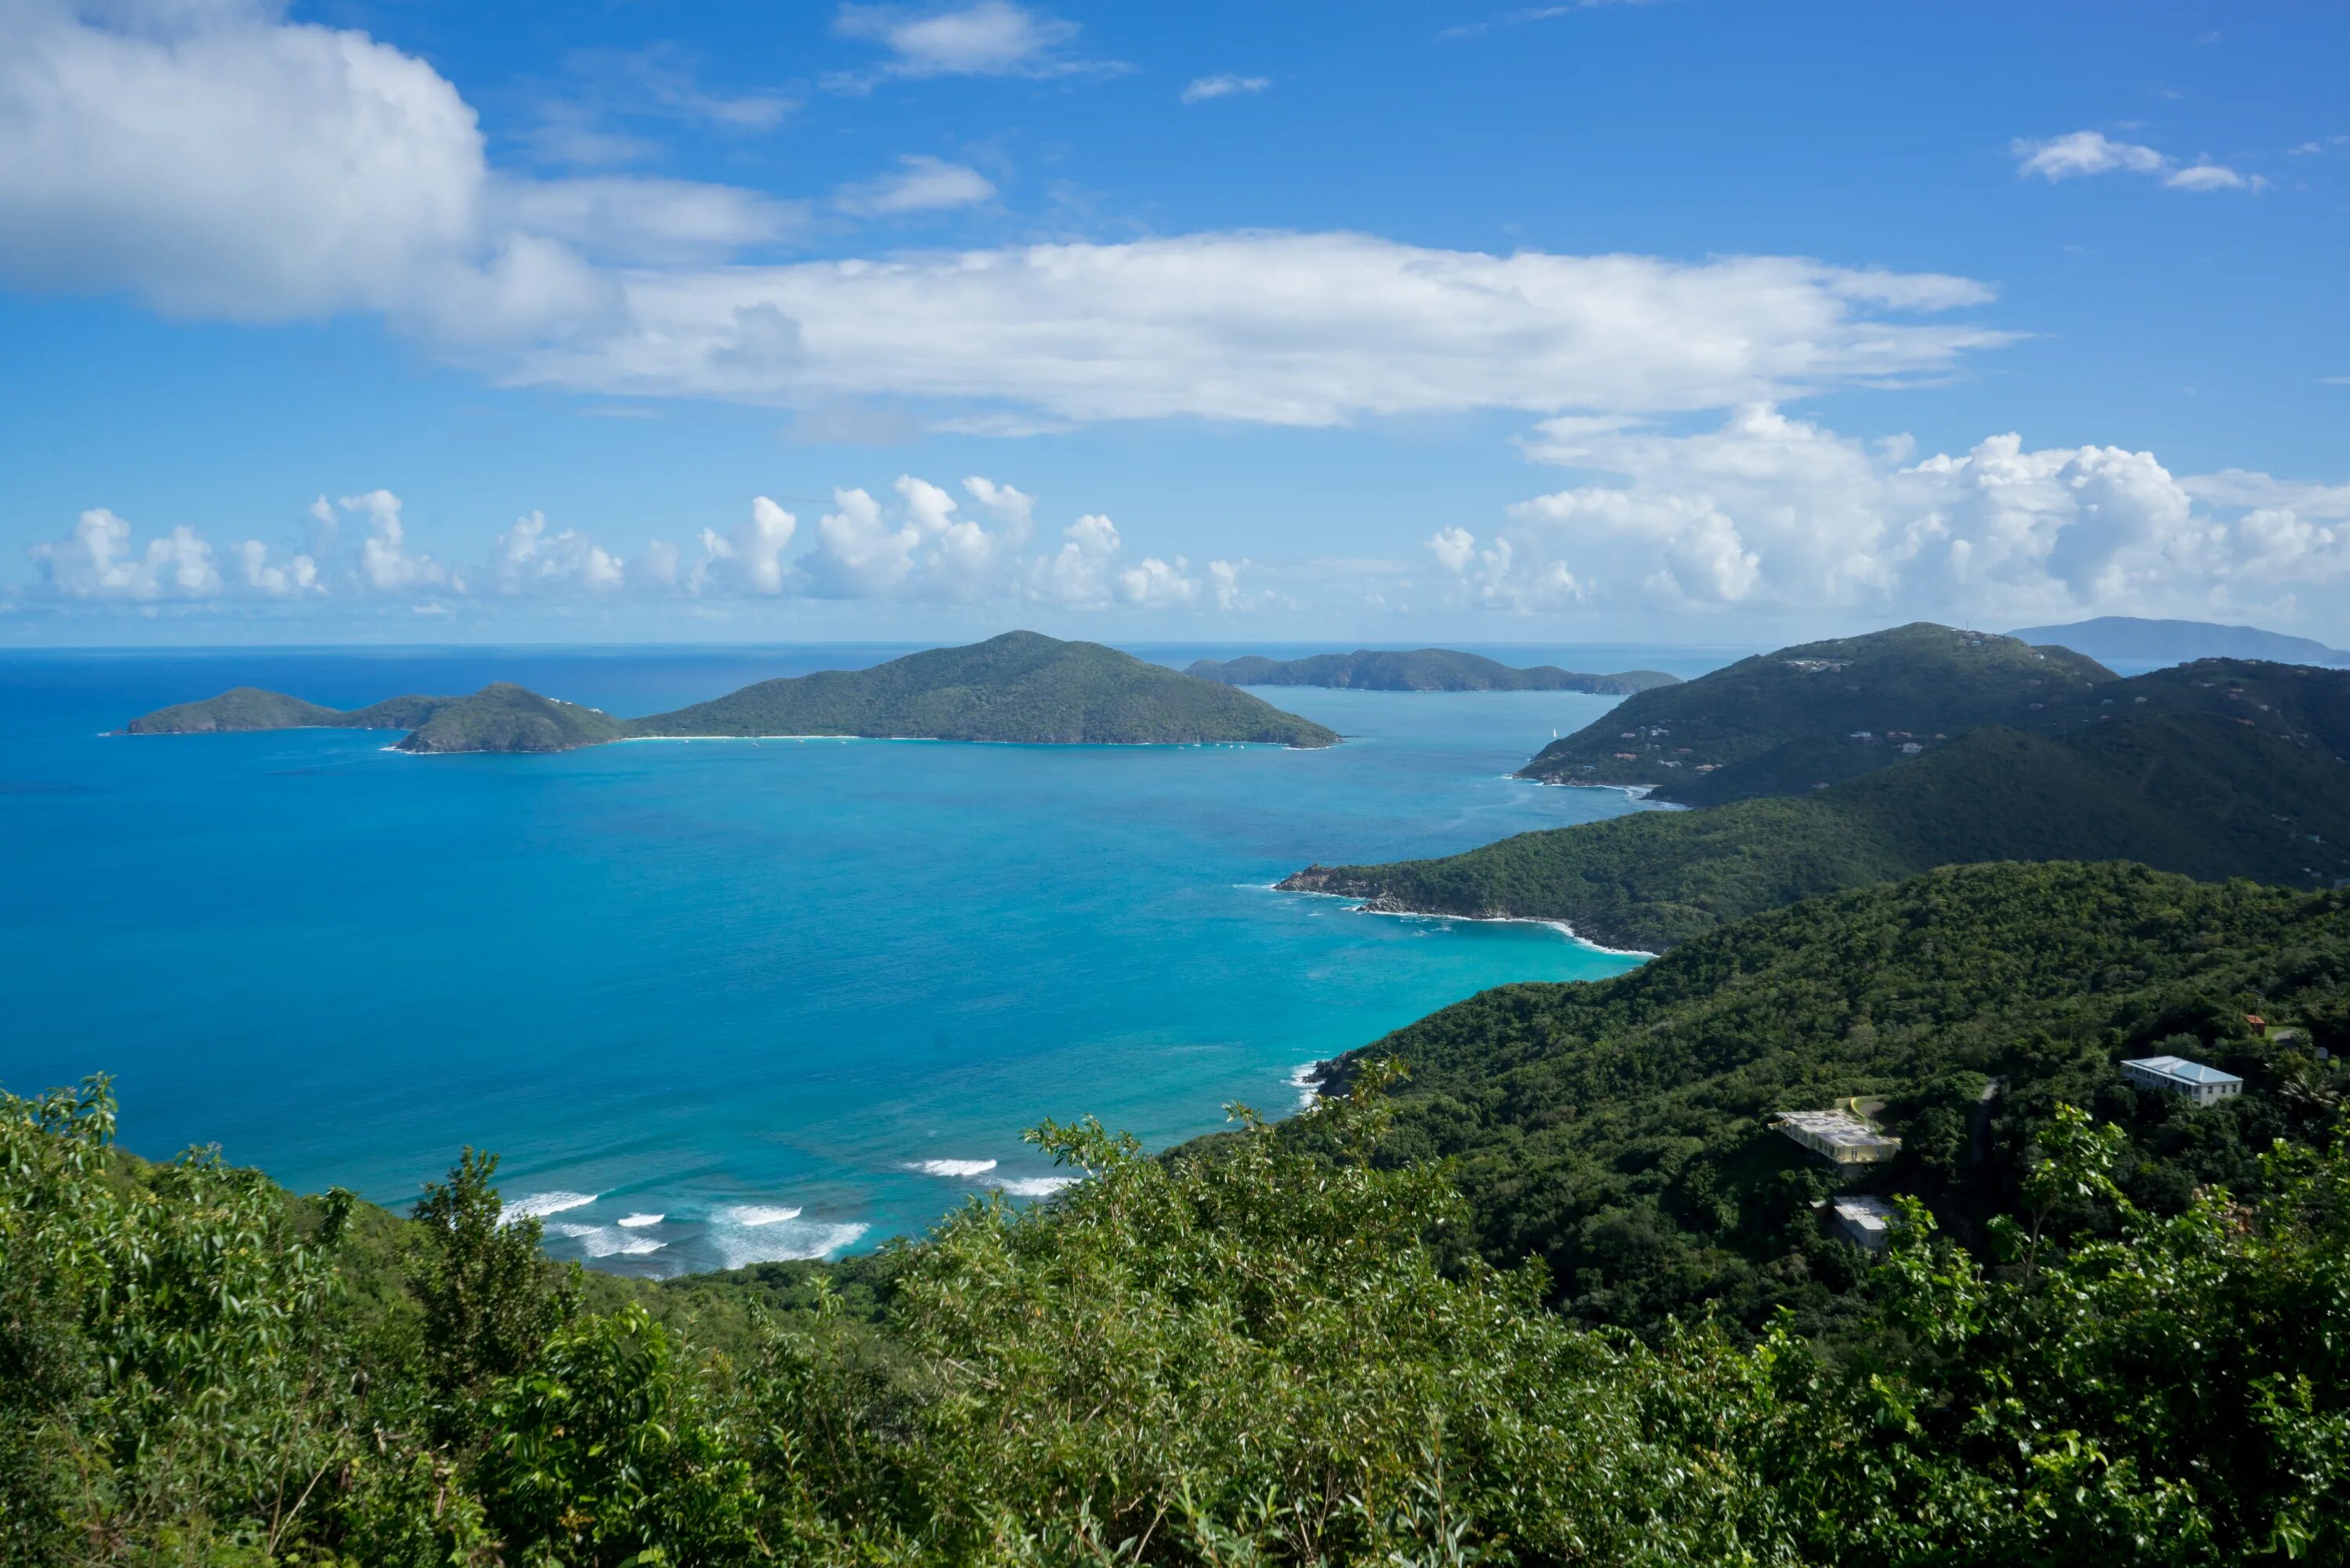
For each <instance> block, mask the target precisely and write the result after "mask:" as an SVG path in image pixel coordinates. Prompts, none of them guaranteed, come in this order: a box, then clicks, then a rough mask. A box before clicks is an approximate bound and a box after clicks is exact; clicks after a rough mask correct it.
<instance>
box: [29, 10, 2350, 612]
mask: <svg viewBox="0 0 2350 1568" xmlns="http://www.w3.org/2000/svg"><path fill="white" fill-rule="evenodd" d="M485 17H487V18H488V19H486V20H485V19H484V18H485ZM2345 65H2350V12H2345V10H2344V9H2343V8H2341V7H2336V6H2320V5H2292V6H2284V5H2279V6H2270V7H2258V8H2253V7H2242V6H2220V5H2119V4H2112V5H2046V4H2042V5H2029V6H2026V5H1974V6H1970V7H1966V8H1964V9H1963V10H1961V9H1959V8H1953V7H1947V6H1884V5H1811V6H1803V7H1787V6H1779V7H1766V6H1754V5H1729V4H1723V3H1719V0H1656V3H1653V4H1628V3H1617V4H1584V5H1534V6H1522V7H1510V6H1506V5H1501V6H1496V5H1474V4H1468V3H1465V0H1429V3H1425V4H1400V3H1397V4H1355V5H1282V6H1264V5H1217V4H1190V5H1182V6H1160V5H1150V6H1144V5H1131V4H1129V5H1118V6H1113V5H1076V4H1071V5H1041V4H1040V5H1022V4H1015V3H1014V0H978V3H976V4H971V3H963V4H955V5H903V6H899V5H759V6H748V5H743V6H736V5H691V6H689V5H663V4H615V5H608V6H605V7H602V8H600V9H593V10H591V9H588V8H584V7H556V6H545V7H536V6H530V5H502V6H498V7H494V8H482V7H471V6H459V5H445V4H432V5H348V4H337V5H295V6H292V7H289V8H279V7H273V6H268V5H256V4H253V3H250V0H150V3H140V0H116V3H114V4H108V5H89V6H83V7H76V6H73V5H66V4H61V3H58V0H0V472H5V474H6V476H7V478H8V481H9V483H7V485H6V487H5V492H0V497H5V499H0V645H5V644H7V643H12V642H13V643H17V644H55V643H118V642H239V641H287V640H292V641H304V642H321V641H335V640H343V639H351V640H378V641H381V640H389V641H408V642H413V641H421V640H439V639H497V640H539V639H553V640H566V641H577V640H596V639H614V640H629V639H660V640H721V639H759V640H815V639H833V638H849V639H857V638H931V637H938V638H947V637H952V636H959V635H962V634H963V633H966V632H968V633H974V634H976V633H983V632H987V631H992V630H996V629H1001V628H1003V627H1005V626H1009V625H1014V624H1019V625H1030V626H1036V627H1040V628H1044V629H1047V630H1053V631H1057V632H1063V633H1067V634H1075V635H1086V636H1094V637H1102V638H1108V639H1124V640H1138V639H1150V638H1167V637H1176V638H1182V639H1222V640H1233V641H1249V640H1284V641H1295V640H1300V639H1314V640H1324V639H1363V640H1382V641H1396V640H1411V639H1437V638H1451V639H1464V640H1465V639H1475V640H1480V641H1485V642H1499V641H1513V640H1523V641H1544V642H1561V641H1573V640H1577V639H1593V640H1604V639H1615V638H1623V637H1644V638H1656V639H1669V640H1688V641H1712V642H1721V641H1762V640H1770V639H1774V638H1794V637H1798V636H1802V635H1805V634H1810V633H1817V632H1824V631H1829V630H1843V629H1852V628H1861V627H1866V626H1874V625H1883V624H1887V623H1891V622H1895V621H1899V620H1904V619H1909V618H1916V617H1919V616H1926V617H1932V618H1942V619H1952V620H1963V621H1967V622H1969V623H1970V624H1978V625H1991V626H2002V625H2020V624H2026V623H2037V622H2045V621H2051V620H2061V619H2065V618H2073V617H2074V616H2081V615H2090V614H2103V613H2147V614H2166V615H2186V616H2196V617H2202V618H2215V619H2226V620H2252V621H2257V622H2261V623H2262V624H2268V625H2272V626H2279V627H2289V628H2295V629H2300V630H2303V631H2310V632H2314V633H2316V634H2318V635H2321V636H2323V635H2327V634H2329V633H2331V634H2332V635H2333V637H2334V640H2336V641H2339V640H2342V639H2343V638H2342V633H2341V628H2343V627H2344V626H2345V624H2350V445H2345V442H2344V441H2343V440H2342V435H2343V432H2344V431H2345V423H2346V422H2350V421H2345V415H2350V333H2345V327H2350V320H2345V317H2346V316H2350V312H2345V304H2344V292H2345V291H2344V288H2343V286H2342V283H2341V273H2342V267H2343V261H2342V257H2343V255H2344V254H2345V246H2344V241H2345V230H2350V223H2345V216H2346V215H2350V109H2345V99H2344V98H2343V95H2342V93H2341V91H2340V83H2341V80H2342V79H2343V74H2344V69H2345Z"/></svg>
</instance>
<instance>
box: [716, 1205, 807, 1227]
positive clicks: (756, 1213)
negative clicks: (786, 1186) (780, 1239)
mask: <svg viewBox="0 0 2350 1568" xmlns="http://www.w3.org/2000/svg"><path fill="white" fill-rule="evenodd" d="M799 1217H800V1211H799V1210H797V1209H795V1208H790V1207H787V1206H785V1205H783V1204H778V1203H737V1204H734V1205H733V1206H732V1207H731V1208H726V1209H721V1210H719V1211H718V1215H717V1218H718V1220H719V1221H720V1223H722V1224H726V1225H740V1226H742V1227H743V1228H744V1229H746V1230H757V1229H759V1228H760V1227H762V1226H765V1225H780V1224H782V1223H783V1222H784V1221H785V1220H796V1219H798V1218H799Z"/></svg>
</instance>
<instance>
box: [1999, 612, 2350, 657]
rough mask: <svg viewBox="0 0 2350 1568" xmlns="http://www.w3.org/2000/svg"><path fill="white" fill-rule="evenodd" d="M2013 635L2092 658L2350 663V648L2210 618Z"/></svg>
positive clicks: (2092, 623)
mask: <svg viewBox="0 0 2350 1568" xmlns="http://www.w3.org/2000/svg"><path fill="white" fill-rule="evenodd" d="M2007 635H2008V636H2010V637H2020V638H2022V639H2023V640H2024V641H2026V642H2033V643H2050V642H2055V643H2062V644H2064V646H2065V647H2066V648H2071V649H2078V650H2079V651H2081V652H2083V653H2085V654H2087V655H2088V656H2089V657H2090V658H2092V659H2150V660H2163V661H2168V662H2175V663H2185V662H2187V661H2188V660H2189V659H2272V660H2274V661H2276V662H2278V663H2282V664H2335V665H2350V649H2341V648H2328V647H2327V646H2326V645H2325V644H2324V643H2322V642H2319V641H2317V640H2316V639H2314V638H2307V637H2291V636H2288V635H2286V634H2285V633H2283V632H2281V631H2263V630H2262V629H2261V628H2259V627H2256V626H2220V625H2218V624H2216V623H2214V622H2211V621H2206V620H2145V619H2141V618H2138V617H2137V616H2126V615H2107V616H2099V617H2097V618H2095V620H2083V621H2074V623H2073V624H2072V625H2070V626H2033V627H2022V628H2018V629H2016V630H2014V631H2012V632H2009V633H2008V634H2007Z"/></svg>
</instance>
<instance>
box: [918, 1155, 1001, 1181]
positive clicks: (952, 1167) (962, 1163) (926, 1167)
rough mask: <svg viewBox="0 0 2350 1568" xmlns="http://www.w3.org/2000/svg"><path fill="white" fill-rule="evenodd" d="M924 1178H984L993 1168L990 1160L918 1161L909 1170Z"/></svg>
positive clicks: (993, 1162)
mask: <svg viewBox="0 0 2350 1568" xmlns="http://www.w3.org/2000/svg"><path fill="white" fill-rule="evenodd" d="M910 1168H911V1169H914V1170H919V1171H920V1172H921V1173H922V1174H923V1175H925V1176H961V1177H972V1176H985V1175H986V1174H987V1173H988V1172H989V1171H991V1170H993V1169H994V1168H995V1161H993V1160H992V1159H918V1160H916V1161H915V1162H914V1163H913V1165H912V1166H911V1167H910Z"/></svg>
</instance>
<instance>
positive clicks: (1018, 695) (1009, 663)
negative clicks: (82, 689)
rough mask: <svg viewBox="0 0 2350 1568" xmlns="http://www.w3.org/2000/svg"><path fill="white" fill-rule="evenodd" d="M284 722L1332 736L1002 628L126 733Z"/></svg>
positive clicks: (143, 727)
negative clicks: (767, 663) (741, 673)
mask: <svg viewBox="0 0 2350 1568" xmlns="http://www.w3.org/2000/svg"><path fill="white" fill-rule="evenodd" d="M291 729H367V730H404V731H407V732H408V733H407V735H406V737H405V738H403V739H402V740H400V741H399V742H395V745H396V747H397V749H399V750H400V751H404V752H413V753H452V752H564V751H571V750H575V749H577V748H578V747H581V746H594V745H601V744H604V743H606V742H612V741H627V740H646V739H659V738H671V739H683V738H702V737H708V738H721V737H739V736H764V735H779V736H819V735H821V736H860V737H866V738H871V739H889V740H898V739H923V740H940V741H986V742H1007V743H1016V744H1027V745H1202V744H1224V743H1247V744H1257V745H1278V746H1291V747H1299V748H1312V747H1320V746H1328V745H1332V744H1335V743H1336V741H1337V739H1338V736H1337V734H1336V732H1334V731H1332V730H1329V729H1326V728H1325V727H1324V726H1322V725H1320V724H1317V723H1315V722H1313V721H1312V720H1309V719H1302V718H1299V717H1298V716H1297V715H1296V714H1295V713H1287V712H1284V711H1282V710H1280V709H1278V708H1275V707H1274V706H1273V705H1272V704H1271V703H1269V702H1267V701H1263V699H1262V698H1258V697H1254V696H1252V695H1250V694H1249V693H1247V692H1245V691H1235V690H1233V689H1232V687H1230V686H1226V685H1224V684H1222V683H1221V682H1218V681H1212V680H1200V679H1198V678H1196V677H1193V676H1190V675H1184V674H1181V673H1179V672H1178V671H1175V670H1169V669H1166V668H1165V667H1163V666H1161V665H1157V664H1151V663H1148V662H1146V661H1144V660H1142V659H1136V658H1135V657H1133V656H1132V655H1131V654H1127V653H1121V652H1119V651H1118V649H1113V648H1105V647H1103V646H1102V645H1101V644H1099V643H1093V642H1065V641H1062V640H1061V639H1057V638H1050V637H1045V636H1043V635H1041V634H1039V633H1036V632H1032V631H1014V632H1006V633H1004V634H1003V636H1001V637H996V638H991V639H988V640H987V641H985V642H980V643H973V644H972V645H971V646H969V647H965V648H941V649H930V650H928V651H925V652H921V653H915V654H909V655H907V656H906V657H905V658H902V659H891V660H889V662H888V663H886V664H879V665H875V666H874V667H873V668H871V669H869V670H823V671H819V672H818V673H816V674H814V675H803V676H796V677H793V678H789V679H785V680H762V681H759V682H757V683H756V684H754V685H751V686H746V687H744V688H743V690H741V691H736V692H733V693H732V694H731V695H729V696H725V697H721V698H718V699H715V700H714V701H708V702H698V703H695V704H693V705H692V706H691V707H687V708H681V709H678V710H676V711H673V712H667V713H654V714H650V715H648V716H647V717H644V718H641V719H619V718H614V717H613V716H611V715H610V714H608V713H604V712H600V711H598V710H596V709H593V708H587V707H583V706H581V705H579V704H577V703H573V702H566V701H560V700H558V699H556V698H552V697H543V696H541V695H539V694H538V693H536V692H535V691H525V690H524V689H523V688H522V687H520V686H515V685H512V684H509V683H507V682H504V681H500V682H496V683H494V684H492V685H489V686H485V687H484V688H483V689H482V690H481V691H476V692H474V693H473V694H472V695H471V696H465V697H395V698H392V699H390V701H383V702H378V703H375V704H372V705H371V706H369V707H365V708H357V709H350V710H338V709H334V708H327V707H322V706H320V705H318V704H317V703H314V702H307V701H302V700H300V699H298V698H295V697H288V696H285V695H283V694H281V693H277V692H271V691H256V690H255V689H254V688H251V687H239V688H237V689H236V690H234V691H226V692H224V693H222V694H221V695H220V696H217V697H213V698H211V699H208V700H206V701H202V702H187V703H182V704H180V705H178V706H175V707H171V708H163V709H160V710H158V711H155V712H152V713H149V714H147V715H145V716H144V717H142V718H138V719H133V720H132V721H130V723H128V724H126V725H124V726H123V732H124V733H127V734H133V735H155V734H193V733H211V732H227V731H251V730H291Z"/></svg>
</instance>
